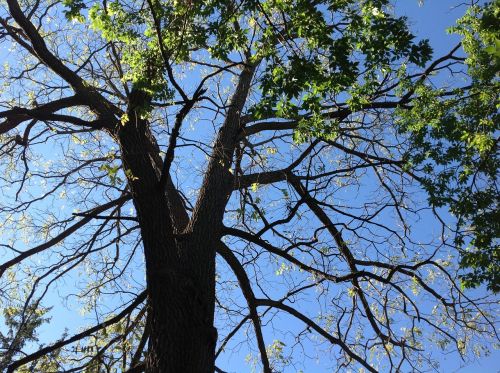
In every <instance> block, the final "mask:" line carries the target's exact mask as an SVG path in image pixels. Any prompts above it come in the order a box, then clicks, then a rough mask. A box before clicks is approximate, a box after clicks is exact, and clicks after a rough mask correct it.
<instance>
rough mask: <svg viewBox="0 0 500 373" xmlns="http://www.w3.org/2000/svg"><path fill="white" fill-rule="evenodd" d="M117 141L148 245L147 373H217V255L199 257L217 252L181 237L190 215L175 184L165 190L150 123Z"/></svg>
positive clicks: (134, 125) (125, 129)
mask: <svg viewBox="0 0 500 373" xmlns="http://www.w3.org/2000/svg"><path fill="white" fill-rule="evenodd" d="M129 115H130V117H131V118H134V117H136V116H135V113H129ZM115 137H116V138H117V140H118V142H119V144H120V147H121V154H122V161H123V164H124V168H125V170H126V171H125V172H126V174H127V179H128V183H129V186H130V192H131V193H132V196H133V202H134V205H135V208H136V210H137V217H138V219H139V224H140V227H141V234H142V239H143V245H144V255H145V261H146V282H147V287H148V307H149V308H148V314H149V316H148V317H149V318H150V322H151V329H150V330H151V334H150V338H149V346H148V357H147V361H146V372H151V373H152V372H155V373H156V372H158V373H159V372H162V373H168V372H176V373H177V372H193V373H195V372H200V373H201V372H203V373H205V372H210V373H212V372H213V371H214V356H215V343H216V340H217V337H216V330H215V329H214V327H213V307H214V306H213V304H214V297H215V273H214V268H215V254H213V255H209V256H205V257H204V258H203V260H200V259H201V258H200V257H199V256H198V255H193V254H194V253H196V252H200V250H201V251H213V250H210V249H209V250H207V248H206V247H205V248H203V247H202V245H203V244H204V243H203V240H201V239H199V238H198V239H195V237H194V236H191V237H190V236H189V235H188V236H186V237H185V238H184V239H182V238H179V237H178V236H177V232H181V231H182V230H183V229H184V228H185V227H186V224H187V222H188V219H187V214H186V212H185V210H183V208H182V205H181V202H180V200H179V196H178V195H171V194H175V193H174V191H173V190H172V189H173V185H172V183H171V181H170V182H169V185H168V186H167V188H168V189H169V190H168V192H167V193H165V191H163V190H162V189H161V188H160V187H159V179H160V170H161V158H160V157H159V154H158V146H157V144H156V142H155V140H154V138H153V137H152V135H151V133H150V130H149V125H148V123H147V122H146V121H144V120H141V119H139V118H137V117H136V119H135V120H134V119H132V120H130V121H129V122H128V123H126V124H125V125H124V126H121V127H120V128H118V129H117V132H116V134H115ZM167 195H168V196H169V198H167ZM169 202H170V204H169ZM170 215H173V216H172V219H171V217H170ZM197 259H198V260H197Z"/></svg>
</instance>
